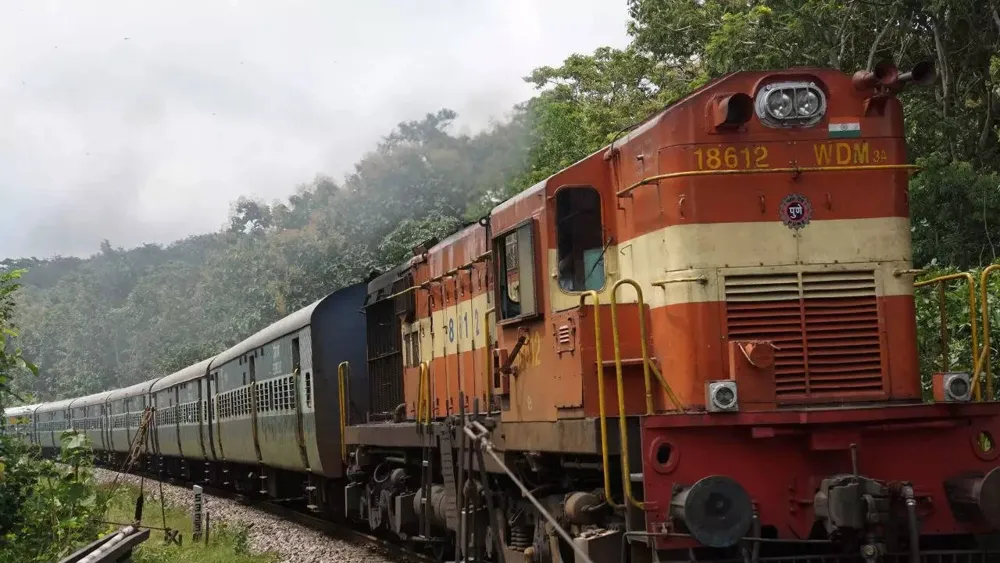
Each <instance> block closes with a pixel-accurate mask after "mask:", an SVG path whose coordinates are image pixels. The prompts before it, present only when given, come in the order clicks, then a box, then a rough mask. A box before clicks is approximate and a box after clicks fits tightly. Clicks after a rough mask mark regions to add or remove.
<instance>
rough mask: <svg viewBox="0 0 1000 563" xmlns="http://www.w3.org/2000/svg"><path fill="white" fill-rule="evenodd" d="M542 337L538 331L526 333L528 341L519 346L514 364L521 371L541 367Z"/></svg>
mask: <svg viewBox="0 0 1000 563" xmlns="http://www.w3.org/2000/svg"><path fill="white" fill-rule="evenodd" d="M541 351H542V335H541V333H539V332H538V331H531V332H529V333H528V340H527V342H525V343H524V345H523V346H521V351H520V352H518V354H517V359H516V360H515V362H516V363H517V366H518V368H519V369H521V370H525V369H527V368H529V367H537V366H540V365H542V358H541Z"/></svg>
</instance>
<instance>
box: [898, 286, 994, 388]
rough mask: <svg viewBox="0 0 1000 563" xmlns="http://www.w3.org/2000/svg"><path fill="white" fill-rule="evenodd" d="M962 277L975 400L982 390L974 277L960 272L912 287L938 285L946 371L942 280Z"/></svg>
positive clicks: (947, 365)
mask: <svg viewBox="0 0 1000 563" xmlns="http://www.w3.org/2000/svg"><path fill="white" fill-rule="evenodd" d="M962 279H964V280H965V281H966V283H967V284H968V286H969V326H970V328H971V329H972V377H973V379H972V392H973V395H975V397H976V401H981V400H982V390H981V389H980V386H979V371H980V367H981V366H980V365H979V357H980V354H979V329H978V327H977V324H978V323H977V322H976V278H975V277H974V276H973V275H972V274H970V273H968V272H962V273H958V274H948V275H946V276H938V277H936V278H931V279H929V280H923V281H919V282H915V283H914V284H913V287H914V288H920V287H926V286H929V285H934V284H936V285H937V286H938V292H939V293H938V295H939V299H940V305H939V306H940V308H941V345H942V369H943V371H948V367H949V364H948V354H947V351H948V347H947V343H948V323H947V312H946V308H945V300H944V282H948V281H952V280H962ZM987 345H988V343H987Z"/></svg>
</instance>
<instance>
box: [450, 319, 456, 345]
mask: <svg viewBox="0 0 1000 563" xmlns="http://www.w3.org/2000/svg"><path fill="white" fill-rule="evenodd" d="M454 341H455V319H448V342H454Z"/></svg>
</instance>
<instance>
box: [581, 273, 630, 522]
mask: <svg viewBox="0 0 1000 563" xmlns="http://www.w3.org/2000/svg"><path fill="white" fill-rule="evenodd" d="M588 296H589V297H593V298H594V354H595V355H596V360H597V409H598V416H599V417H600V423H601V461H602V463H603V464H604V500H605V501H606V502H607V503H608V505H609V506H611V507H612V508H619V507H620V505H618V504H616V503H615V501H614V500H612V498H611V475H610V474H609V473H608V411H607V409H606V408H605V406H604V360H603V358H602V357H601V298H600V296H599V295H598V294H597V292H596V291H594V290H590V291H585V292H584V293H582V294H580V307H583V306H584V305H585V304H586V301H587V297H588ZM623 453H624V452H623ZM623 478H624V479H625V480H628V478H629V476H628V475H623Z"/></svg>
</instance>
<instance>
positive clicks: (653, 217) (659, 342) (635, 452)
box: [4, 63, 1000, 563]
mask: <svg viewBox="0 0 1000 563" xmlns="http://www.w3.org/2000/svg"><path fill="white" fill-rule="evenodd" d="M934 79H935V70H934V67H933V65H931V64H927V63H920V64H917V65H915V66H914V67H913V68H912V69H911V70H909V71H907V72H901V71H900V69H898V68H897V67H896V66H895V65H893V64H892V63H881V64H879V65H876V66H875V68H874V69H871V70H864V71H859V72H856V73H854V74H849V73H845V72H842V71H840V70H837V69H830V68H798V67H795V68H787V69H779V70H771V71H741V72H735V73H732V74H728V75H725V76H722V77H719V78H717V79H714V80H712V81H710V82H708V83H706V84H705V85H703V86H701V87H700V88H698V89H696V90H695V91H693V92H692V93H690V94H689V95H687V96H685V97H683V98H681V99H679V100H677V101H675V102H674V103H671V104H670V105H668V106H667V107H665V108H663V109H662V110H660V111H658V112H656V113H654V114H653V115H651V116H649V117H648V118H647V119H646V120H644V121H643V122H641V123H639V124H637V125H635V126H633V127H631V128H630V129H627V130H625V131H622V132H620V133H618V134H617V135H615V137H614V139H613V140H612V141H610V142H609V143H608V144H607V145H606V146H604V147H603V148H601V149H600V150H598V151H595V152H594V153H592V154H590V155H589V156H587V157H585V158H583V159H582V160H580V161H578V162H576V163H574V164H572V165H571V166H568V167H566V168H565V169H563V170H561V171H559V172H558V173H556V174H554V175H552V176H550V177H549V178H547V179H545V180H544V181H541V182H539V183H537V184H536V185H534V186H531V187H528V188H527V189H525V190H523V191H521V192H520V193H518V194H517V195H515V196H513V197H512V198H510V199H508V200H506V201H503V202H501V203H499V204H497V205H496V206H495V207H493V208H492V209H491V210H490V212H489V213H488V214H487V215H486V216H485V217H483V218H482V219H480V220H479V221H478V222H474V223H472V224H469V225H467V226H465V227H464V228H462V229H460V230H459V231H458V232H455V233H453V234H451V235H450V236H448V237H446V238H443V239H441V240H436V239H432V240H428V241H425V242H423V243H421V244H419V245H416V246H415V247H414V248H413V249H412V256H411V257H410V258H409V259H408V260H407V261H405V262H404V263H402V264H399V265H398V266H396V267H394V268H392V269H390V270H388V271H385V272H380V273H373V274H372V275H371V276H370V277H369V278H367V279H364V280H359V281H358V282H357V283H355V284H354V285H350V286H348V287H343V288H340V289H338V290H336V291H334V292H333V293H331V294H329V295H327V296H326V297H324V298H322V299H320V300H318V301H316V302H315V303H313V304H311V305H309V306H308V307H305V308H304V309H302V310H299V311H297V312H295V313H293V314H291V315H288V316H287V317H285V318H283V319H281V320H279V321H278V322H276V323H274V324H272V325H270V326H268V327H267V328H265V329H263V330H261V331H260V332H258V333H256V334H254V335H252V336H250V337H249V338H247V339H246V340H244V341H243V342H240V343H239V344H237V345H235V346H233V347H232V348H230V349H228V350H226V351H224V352H222V353H220V354H219V355H217V356H214V357H211V358H206V359H204V360H203V361H201V362H199V363H197V364H194V365H192V366H189V367H187V368H184V369H182V370H180V371H178V372H176V373H173V374H168V375H165V376H162V377H154V378H152V379H148V380H146V381H143V382H142V383H139V384H136V385H133V386H130V387H126V388H123V389H115V390H109V391H105V392H102V393H97V394H94V395H89V396H86V397H79V398H69V399H65V400H62V401H55V402H49V403H41V404H35V405H28V406H20V407H13V408H10V409H7V410H6V411H5V413H4V416H5V418H6V419H7V425H6V429H5V431H6V432H11V433H16V434H18V435H19V436H21V437H22V439H24V440H26V441H28V442H30V443H32V444H36V445H37V446H39V447H41V448H42V449H43V451H46V452H53V451H55V450H57V449H58V448H59V447H60V441H59V437H60V434H61V433H62V432H64V431H67V430H71V429H73V430H76V431H77V432H85V433H86V434H87V435H88V436H89V438H90V442H91V443H92V444H93V445H94V449H95V453H96V455H97V457H98V459H99V460H100V461H101V463H105V464H108V465H118V464H121V463H122V462H123V461H124V460H125V459H126V457H127V456H128V455H129V453H130V452H132V451H135V450H136V447H137V444H139V443H142V445H143V447H142V448H141V455H140V458H139V459H140V461H139V463H140V465H142V466H143V467H144V468H145V469H146V470H147V471H150V472H153V473H158V474H160V475H166V476H169V477H171V478H176V479H184V480H187V481H188V482H192V483H206V484H210V485H213V486H220V487H221V486H225V487H232V488H235V489H237V490H240V491H243V492H245V493H246V494H249V495H254V496H259V497H261V498H270V499H274V500H281V501H282V502H290V503H298V504H299V505H301V506H303V507H307V508H308V509H309V510H312V511H314V512H318V513H323V514H325V515H327V516H329V517H331V518H334V519H337V520H340V521H345V522H352V523H354V524H355V525H358V526H361V527H363V528H365V529H367V530H370V531H371V532H373V533H379V534H384V535H387V536H390V537H393V538H395V539H397V540H398V541H400V542H404V543H406V545H408V546H411V547H412V548H413V549H414V550H419V551H421V552H423V553H425V554H428V555H430V556H432V557H434V558H436V559H437V560H440V561H446V560H447V561H490V562H504V563H515V562H516V563H557V562H564V563H570V562H575V563H581V562H585V561H601V562H608V561H610V562H614V561H622V562H624V561H630V562H635V563H645V562H679V561H702V562H706V561H712V562H727V561H734V562H751V563H756V562H766V561H774V562H777V561H799V562H810V563H819V562H828V561H864V562H876V561H900V562H907V563H919V562H929V561H938V560H939V559H937V558H942V559H940V560H948V561H969V562H971V561H987V560H1000V551H996V549H997V548H998V546H997V543H996V541H995V539H996V536H997V531H998V530H1000V471H998V467H1000V462H998V457H1000V449H997V446H996V445H995V442H994V437H996V436H1000V404H998V403H997V402H995V401H994V397H993V396H992V384H991V383H992V380H991V379H990V377H988V376H987V374H986V373H984V369H983V367H984V365H988V363H987V362H984V361H982V360H984V359H987V358H988V353H989V345H988V341H986V343H985V344H984V345H983V346H982V352H981V353H980V352H979V348H976V347H975V346H974V350H973V352H974V353H975V354H976V356H977V358H974V360H975V362H974V363H975V369H974V370H973V371H972V372H957V371H945V370H942V371H941V372H940V373H935V374H933V377H932V378H931V379H930V381H929V383H927V384H929V385H930V386H931V388H930V389H929V390H928V389H925V384H924V383H922V378H921V373H920V366H919V365H918V364H919V363H918V348H917V338H916V321H915V301H914V292H915V287H916V286H917V285H919V284H918V283H917V282H916V281H915V280H916V278H917V276H919V274H920V270H918V269H915V268H914V266H913V263H912V248H911V244H912V243H911V234H910V233H911V221H910V210H909V202H908V189H909V179H910V176H911V175H912V174H914V173H916V172H917V168H918V167H917V166H916V165H913V164H910V163H908V159H907V154H906V143H905V139H904V132H905V127H904V112H903V106H902V103H901V102H900V100H899V97H898V94H899V93H900V92H901V91H903V90H904V89H905V88H909V87H916V86H925V85H927V84H930V83H932V82H933V81H934ZM974 332H975V331H974ZM984 340H985V339H984ZM984 381H985V382H986V383H983V382H984ZM984 386H988V389H987V390H986V391H984V389H983V388H984ZM987 391H988V392H987ZM144 425H145V427H146V430H147V431H145V432H141V430H143V428H144ZM484 454H488V455H484ZM994 557H996V558H997V559H993V558H994Z"/></svg>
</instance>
